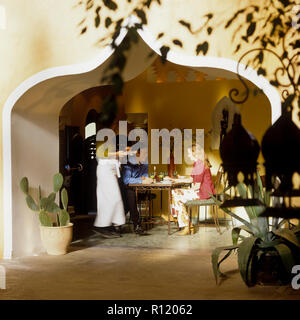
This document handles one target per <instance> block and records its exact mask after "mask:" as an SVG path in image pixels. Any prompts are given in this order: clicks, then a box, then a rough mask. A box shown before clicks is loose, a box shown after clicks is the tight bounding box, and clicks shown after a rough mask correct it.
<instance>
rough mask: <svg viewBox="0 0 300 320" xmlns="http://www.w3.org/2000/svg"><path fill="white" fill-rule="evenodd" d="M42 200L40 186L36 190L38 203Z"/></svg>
mask: <svg viewBox="0 0 300 320" xmlns="http://www.w3.org/2000/svg"><path fill="white" fill-rule="evenodd" d="M41 199H42V191H41V186H39V188H38V200H39V201H40V200H41Z"/></svg>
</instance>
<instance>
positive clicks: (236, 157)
mask: <svg viewBox="0 0 300 320" xmlns="http://www.w3.org/2000/svg"><path fill="white" fill-rule="evenodd" d="M259 150H260V148H259V144H258V142H257V140H256V139H255V137H254V136H253V135H252V134H250V133H249V132H247V131H246V130H245V128H244V127H243V126H242V123H241V116H240V115H239V114H235V115H234V121H233V125H232V129H231V130H230V131H229V132H228V133H227V134H226V135H225V137H224V139H223V141H222V142H221V145H220V155H221V158H222V162H223V163H222V165H223V168H224V173H225V174H227V179H228V185H229V187H231V188H234V190H235V194H234V196H233V198H231V199H228V200H225V201H224V203H223V204H222V205H221V207H240V206H257V205H261V204H262V203H261V202H260V201H259V200H258V199H255V198H248V195H247V198H242V197H240V196H237V192H236V186H237V185H238V183H239V182H240V181H239V179H238V175H239V174H240V173H242V174H243V176H244V181H243V183H245V185H246V186H249V185H252V186H253V187H254V180H255V176H256V167H257V158H258V155H259Z"/></svg>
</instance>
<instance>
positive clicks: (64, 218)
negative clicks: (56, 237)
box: [58, 210, 70, 227]
mask: <svg viewBox="0 0 300 320" xmlns="http://www.w3.org/2000/svg"><path fill="white" fill-rule="evenodd" d="M58 216H59V225H60V226H61V227H62V226H67V225H68V223H69V222H70V215H69V213H68V212H67V211H66V210H61V211H60V213H59V214H58Z"/></svg>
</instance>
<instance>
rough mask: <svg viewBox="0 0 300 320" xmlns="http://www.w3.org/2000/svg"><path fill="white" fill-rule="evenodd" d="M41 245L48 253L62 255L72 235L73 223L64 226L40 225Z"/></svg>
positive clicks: (65, 251)
mask: <svg viewBox="0 0 300 320" xmlns="http://www.w3.org/2000/svg"><path fill="white" fill-rule="evenodd" d="M40 230H41V239H42V242H43V245H44V247H45V249H46V251H47V253H48V254H50V255H62V254H66V253H67V249H68V246H69V244H70V243H71V241H72V236H73V223H69V225H67V226H64V227H44V226H40Z"/></svg>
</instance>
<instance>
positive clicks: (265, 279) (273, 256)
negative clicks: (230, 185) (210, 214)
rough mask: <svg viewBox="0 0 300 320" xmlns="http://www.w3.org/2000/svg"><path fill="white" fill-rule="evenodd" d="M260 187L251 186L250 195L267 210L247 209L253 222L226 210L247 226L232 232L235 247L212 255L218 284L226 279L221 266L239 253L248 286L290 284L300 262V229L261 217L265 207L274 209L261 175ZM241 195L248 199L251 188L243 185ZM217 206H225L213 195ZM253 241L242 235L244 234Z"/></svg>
mask: <svg viewBox="0 0 300 320" xmlns="http://www.w3.org/2000/svg"><path fill="white" fill-rule="evenodd" d="M256 181H257V183H256V185H255V187H254V188H252V187H250V186H249V192H250V193H251V194H252V196H256V197H258V198H259V200H260V201H261V202H262V203H263V204H264V206H255V207H245V210H246V212H247V215H248V218H249V221H246V220H245V219H242V218H241V217H239V216H238V215H236V214H235V213H233V212H232V211H230V210H228V209H227V208H222V207H221V209H222V210H223V211H225V212H226V213H227V214H229V215H230V216H232V217H233V218H235V219H237V220H239V221H240V222H242V223H243V225H241V226H239V227H235V228H233V229H232V241H233V244H232V245H231V246H226V247H220V248H216V249H215V250H214V251H213V252H212V267H213V272H214V275H215V279H216V282H217V283H218V279H219V277H226V276H225V275H224V274H223V273H222V272H221V271H220V264H221V263H222V262H223V261H224V260H225V259H227V258H228V257H229V256H230V254H231V253H232V252H234V251H237V256H238V266H239V271H240V274H241V276H242V279H243V281H244V282H245V284H246V285H247V286H249V287H250V286H254V285H256V284H264V285H285V284H288V283H290V280H291V270H292V267H293V266H294V265H295V264H297V263H298V264H299V261H300V259H299V258H300V226H299V225H298V226H295V225H292V228H288V227H286V224H288V225H290V224H289V223H288V221H286V220H284V219H283V220H281V221H280V220H279V219H278V218H273V219H272V220H270V218H267V217H260V214H261V213H262V212H263V211H264V209H265V206H269V205H270V201H271V197H270V192H267V191H265V190H264V188H263V185H262V181H261V178H260V176H259V174H258V173H257V180H256ZM237 189H238V193H239V195H240V196H241V197H242V198H246V196H247V192H248V191H247V188H246V186H245V185H244V184H242V183H239V184H238V186H237ZM211 197H212V198H213V199H214V201H215V203H216V204H217V205H218V206H220V205H221V202H220V201H219V200H218V199H217V198H216V197H214V196H213V195H211ZM242 230H243V231H245V232H247V233H248V234H249V237H245V236H243V235H241V234H240V233H241V231H242ZM223 251H225V252H226V254H225V255H224V257H223V258H222V259H221V260H219V257H220V254H221V253H222V252H223Z"/></svg>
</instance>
